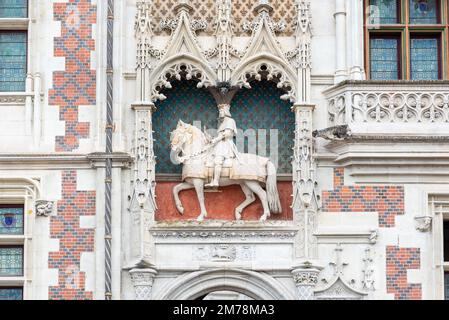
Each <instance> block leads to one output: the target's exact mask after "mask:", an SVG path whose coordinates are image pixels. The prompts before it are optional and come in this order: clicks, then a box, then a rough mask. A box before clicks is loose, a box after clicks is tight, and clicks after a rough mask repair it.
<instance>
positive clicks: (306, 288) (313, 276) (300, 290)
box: [291, 261, 322, 300]
mask: <svg viewBox="0 0 449 320" xmlns="http://www.w3.org/2000/svg"><path fill="white" fill-rule="evenodd" d="M321 270H322V267H321V266H318V265H317V264H316V263H313V262H311V261H304V262H301V263H299V264H298V265H297V266H296V267H294V268H293V269H292V271H291V272H292V275H293V281H294V283H295V285H296V290H297V296H298V300H313V299H314V294H313V290H314V288H315V286H316V285H317V284H318V276H319V274H320V272H321Z"/></svg>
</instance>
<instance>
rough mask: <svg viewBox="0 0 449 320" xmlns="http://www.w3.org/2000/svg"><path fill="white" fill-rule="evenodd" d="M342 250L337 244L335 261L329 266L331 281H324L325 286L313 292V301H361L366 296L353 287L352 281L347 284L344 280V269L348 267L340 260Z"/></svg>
mask: <svg viewBox="0 0 449 320" xmlns="http://www.w3.org/2000/svg"><path fill="white" fill-rule="evenodd" d="M342 252H343V248H342V246H341V245H340V244H338V245H337V246H336V248H335V261H333V262H330V263H329V265H330V266H331V267H333V279H331V280H330V281H327V280H326V281H324V283H327V285H326V286H325V287H324V288H321V289H317V290H315V292H314V294H315V299H317V300H362V299H364V298H365V297H366V296H367V295H368V294H367V293H366V292H362V291H359V290H357V289H355V288H354V287H353V284H354V283H355V280H354V279H351V280H350V281H349V283H348V282H347V281H345V280H344V278H343V277H344V268H345V267H346V266H347V265H348V263H347V262H345V261H343V260H342V257H341V255H342Z"/></svg>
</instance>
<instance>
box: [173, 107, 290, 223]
mask: <svg viewBox="0 0 449 320" xmlns="http://www.w3.org/2000/svg"><path fill="white" fill-rule="evenodd" d="M229 109H230V106H229V104H221V105H219V126H218V135H217V137H215V138H212V137H210V136H209V135H207V134H206V133H203V132H202V131H201V130H200V129H199V128H197V127H195V126H192V125H190V124H187V123H184V122H182V121H181V120H180V121H179V122H178V126H177V128H176V130H175V131H173V132H172V133H171V139H170V142H171V158H172V161H174V162H175V163H177V164H183V167H182V181H183V182H182V183H180V184H178V185H176V186H175V187H174V188H173V196H174V199H175V203H176V208H177V210H178V211H179V213H180V214H183V213H184V207H183V206H182V203H181V200H180V199H179V192H181V191H183V190H188V189H193V188H195V190H196V194H197V197H198V201H199V204H200V208H201V213H200V215H199V216H198V218H197V221H203V220H204V218H206V217H207V210H206V206H205V203H204V189H205V188H211V189H216V188H218V187H224V186H230V185H240V187H241V188H242V191H243V193H244V194H245V197H246V198H245V200H244V201H243V202H242V203H241V204H240V205H239V206H238V207H237V208H236V209H235V212H234V213H235V219H236V220H241V218H242V212H243V210H244V209H245V208H246V207H248V206H249V205H250V204H252V203H253V202H254V201H256V197H255V194H256V195H257V196H258V197H259V199H260V201H261V202H262V207H263V214H262V216H261V218H260V221H261V222H264V221H266V220H267V219H268V218H269V217H270V214H272V213H273V214H277V213H281V212H282V208H281V203H280V199H279V192H278V189H277V181H276V178H277V174H276V167H275V165H274V164H273V163H272V162H271V161H270V159H268V158H265V157H260V156H257V155H255V154H247V153H239V152H238V150H237V147H236V145H235V144H234V137H235V136H236V135H237V126H236V123H235V120H234V119H232V117H231V113H230V110H229ZM264 187H265V188H264Z"/></svg>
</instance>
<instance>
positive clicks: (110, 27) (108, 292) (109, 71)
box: [104, 0, 114, 300]
mask: <svg viewBox="0 0 449 320" xmlns="http://www.w3.org/2000/svg"><path fill="white" fill-rule="evenodd" d="M113 31H114V0H108V17H107V67H106V77H107V88H106V170H105V171H106V177H105V219H104V220H105V235H104V239H105V262H104V263H105V268H104V269H105V300H112V288H111V287H112V272H111V269H112V268H111V245H112V233H111V212H112V133H113V129H114V124H113V110H114V109H113V61H112V60H113Z"/></svg>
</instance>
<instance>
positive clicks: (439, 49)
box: [409, 32, 443, 80]
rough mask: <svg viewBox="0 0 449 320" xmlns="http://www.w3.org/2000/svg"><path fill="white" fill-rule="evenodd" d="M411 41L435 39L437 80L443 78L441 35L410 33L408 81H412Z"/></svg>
mask: <svg viewBox="0 0 449 320" xmlns="http://www.w3.org/2000/svg"><path fill="white" fill-rule="evenodd" d="M413 39H436V40H437V55H438V57H437V58H438V80H441V79H442V78H443V70H442V69H443V63H442V58H443V57H442V43H441V42H442V34H435V33H430V32H429V33H411V34H410V40H409V41H410V44H409V45H410V62H409V63H410V80H413V72H412V57H411V53H412V44H411V43H412V40H413Z"/></svg>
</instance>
